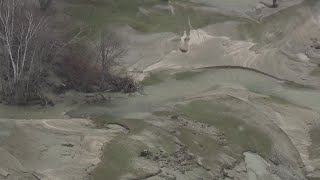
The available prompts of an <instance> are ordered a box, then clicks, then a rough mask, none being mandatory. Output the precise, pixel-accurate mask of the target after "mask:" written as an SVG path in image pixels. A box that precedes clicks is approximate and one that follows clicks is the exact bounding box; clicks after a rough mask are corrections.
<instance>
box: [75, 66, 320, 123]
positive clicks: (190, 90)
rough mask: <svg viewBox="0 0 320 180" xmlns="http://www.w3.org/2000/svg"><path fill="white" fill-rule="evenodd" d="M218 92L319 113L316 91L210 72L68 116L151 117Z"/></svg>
mask: <svg viewBox="0 0 320 180" xmlns="http://www.w3.org/2000/svg"><path fill="white" fill-rule="evenodd" d="M218 88H234V89H246V90H248V91H251V92H256V93H259V94H264V95H268V96H273V97H277V98H280V99H283V100H286V101H288V102H290V103H293V104H296V105H299V106H305V107H308V108H312V109H315V110H317V111H320V104H319V102H320V92H319V91H318V90H313V89H309V88H308V87H300V86H298V85H297V84H294V83H289V82H285V81H282V80H278V79H274V78H272V77H268V76H266V75H264V74H260V73H257V72H254V71H250V70H244V69H241V68H239V69H211V70H205V71H203V72H199V71H198V72H193V73H191V74H190V73H179V74H175V75H171V77H168V79H165V80H163V82H158V83H157V84H153V85H150V86H145V87H144V90H143V95H135V96H133V97H128V98H121V99H117V100H116V101H115V102H113V103H112V105H108V106H107V107H105V106H94V105H90V106H88V105H83V106H82V107H80V109H78V110H74V111H72V112H70V113H69V115H70V116H72V117H85V116H86V115H88V114H89V115H90V112H91V113H92V114H91V116H95V115H101V114H104V113H107V114H110V113H111V114H112V115H114V116H118V117H130V116H133V117H134V114H137V115H139V114H141V113H148V112H149V113H150V112H152V111H155V110H157V109H159V108H161V107H162V106H165V105H170V104H174V103H177V102H179V101H185V100H187V99H188V98H191V97H193V96H201V94H206V93H208V92H210V91H213V90H215V89H218ZM83 113H84V114H83ZM128 114H131V115H128Z"/></svg>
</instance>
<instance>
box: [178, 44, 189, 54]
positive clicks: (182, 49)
mask: <svg viewBox="0 0 320 180" xmlns="http://www.w3.org/2000/svg"><path fill="white" fill-rule="evenodd" d="M179 50H180V51H181V52H183V53H186V52H188V46H187V45H186V44H182V45H181V46H180V47H179Z"/></svg>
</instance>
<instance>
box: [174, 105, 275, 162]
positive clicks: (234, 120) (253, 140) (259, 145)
mask: <svg viewBox="0 0 320 180" xmlns="http://www.w3.org/2000/svg"><path fill="white" fill-rule="evenodd" d="M178 111H179V112H180V113H181V114H182V116H183V117H185V118H187V119H189V120H193V121H196V122H201V123H205V124H209V125H212V126H214V127H216V128H218V129H219V130H221V131H223V132H224V134H225V138H226V143H227V144H228V145H229V146H230V147H231V149H233V151H234V152H237V153H238V154H241V153H242V152H245V151H251V152H257V153H259V154H261V155H262V156H264V157H267V156H268V155H269V154H270V152H271V147H272V141H271V139H269V137H268V136H267V135H266V134H264V133H263V132H261V131H260V130H259V129H257V128H256V127H254V126H252V125H249V124H247V123H245V122H244V121H243V120H241V117H236V115H235V114H241V113H236V112H234V110H232V109H231V108H228V107H225V106H223V105H220V104H216V103H214V102H211V101H194V102H191V103H190V104H188V105H181V106H179V107H178Z"/></svg>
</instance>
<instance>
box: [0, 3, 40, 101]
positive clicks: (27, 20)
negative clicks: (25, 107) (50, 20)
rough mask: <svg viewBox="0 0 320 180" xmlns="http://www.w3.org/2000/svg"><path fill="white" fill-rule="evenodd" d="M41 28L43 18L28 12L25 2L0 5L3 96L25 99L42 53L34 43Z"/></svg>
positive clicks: (38, 36) (29, 10) (29, 9)
mask: <svg viewBox="0 0 320 180" xmlns="http://www.w3.org/2000/svg"><path fill="white" fill-rule="evenodd" d="M44 26H45V18H44V17H40V15H39V14H37V13H36V12H35V11H33V10H32V9H31V8H29V6H28V5H27V0H2V1H1V2H0V45H1V46H0V47H1V48H2V49H1V50H0V52H1V53H2V58H1V59H0V61H2V63H1V64H2V65H5V66H2V67H1V69H0V71H2V75H3V76H4V79H3V81H2V83H1V87H2V89H3V91H5V92H6V93H7V94H10V95H12V96H17V95H18V94H20V95H21V96H23V97H25V96H27V95H26V91H27V90H28V88H29V85H30V84H29V83H30V82H31V81H33V79H32V76H33V75H34V74H33V73H34V72H35V68H36V67H35V64H37V63H39V62H38V61H39V60H40V54H39V53H40V52H41V51H42V49H43V47H39V45H40V44H38V43H37V42H39V39H40V35H41V29H42V28H43V27H44ZM4 88H5V90H4ZM18 91H19V92H18ZM20 91H22V92H20Z"/></svg>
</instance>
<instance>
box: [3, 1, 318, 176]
mask: <svg viewBox="0 0 320 180" xmlns="http://www.w3.org/2000/svg"><path fill="white" fill-rule="evenodd" d="M264 1H265V3H272V2H271V0H270V2H269V0H268V1H267V0H264ZM265 3H261V2H260V1H259V0H241V1H240V0H169V2H168V1H163V0H118V1H112V0H95V1H94V0H93V1H89V0H87V1H86V0H57V1H56V2H55V4H54V5H55V6H57V7H59V9H61V6H63V7H64V8H63V11H62V13H65V14H67V15H68V16H71V17H73V18H76V19H77V20H78V21H79V22H82V23H85V24H89V25H90V27H91V29H90V31H86V33H88V34H89V36H92V38H94V33H95V30H97V29H99V28H101V27H103V26H107V25H108V26H110V25H112V28H113V29H114V30H115V31H116V32H117V33H119V34H120V35H121V36H122V37H123V38H124V39H125V40H126V41H127V46H128V52H127V54H126V56H124V57H123V59H122V61H123V63H124V64H125V67H126V69H128V71H129V72H130V74H132V76H134V77H135V79H136V81H138V82H141V85H142V88H141V90H139V91H138V92H135V93H131V94H123V93H111V92H106V93H104V96H105V97H108V100H107V101H105V102H99V103H85V102H84V101H82V100H81V98H82V97H83V96H91V95H90V94H86V95H83V94H81V93H78V92H74V91H68V92H66V93H64V94H63V95H61V97H57V99H58V100H59V98H60V99H61V101H57V102H58V103H56V104H55V106H52V107H40V106H8V105H5V104H0V179H4V180H7V179H10V180H20V179H21V180H24V179H30V180H38V179H41V180H80V179H92V180H216V179H217V180H231V179H235V180H238V179H239V180H318V179H320V68H319V64H320V1H318V0H305V1H303V0H278V7H277V8H270V7H268V6H267V5H266V4H265ZM70 26H71V25H70ZM72 26H76V25H74V24H73V25H72ZM66 28H67V27H66ZM318 39H319V40H318Z"/></svg>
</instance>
